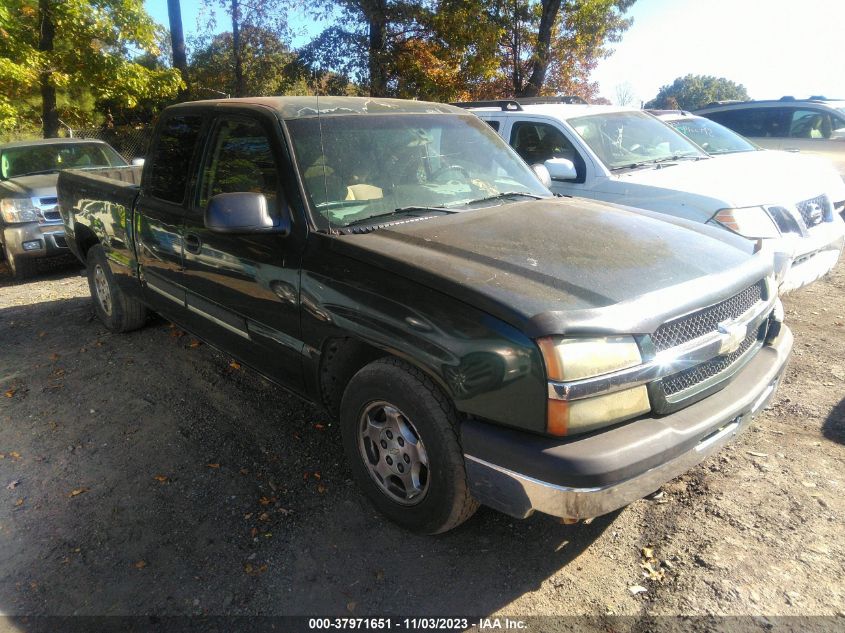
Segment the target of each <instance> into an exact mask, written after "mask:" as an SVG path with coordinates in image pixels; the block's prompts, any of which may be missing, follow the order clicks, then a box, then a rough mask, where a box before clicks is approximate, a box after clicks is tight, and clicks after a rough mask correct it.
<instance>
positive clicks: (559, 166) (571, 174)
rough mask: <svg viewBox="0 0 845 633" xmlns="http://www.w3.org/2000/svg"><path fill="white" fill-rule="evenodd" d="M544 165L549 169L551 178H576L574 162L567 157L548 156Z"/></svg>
mask: <svg viewBox="0 0 845 633" xmlns="http://www.w3.org/2000/svg"><path fill="white" fill-rule="evenodd" d="M544 165H545V166H546V169H548V170H549V175H550V176H551V177H552V180H575V179H576V178H578V172H577V171H576V170H575V163H573V162H572V161H571V160H569V159H568V158H550V159H549V160H547V161H546V162H545V163H544Z"/></svg>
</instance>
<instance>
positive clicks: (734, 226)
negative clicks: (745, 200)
mask: <svg viewBox="0 0 845 633" xmlns="http://www.w3.org/2000/svg"><path fill="white" fill-rule="evenodd" d="M713 221H714V222H718V223H719V224H721V225H722V226H723V227H725V228H726V229H728V230H730V231H733V232H734V233H738V234H739V235H742V236H743V237H750V238H761V237H765V238H768V237H780V231H778V227H777V226H776V225H775V223H774V221H773V220H772V218H771V216H770V215H769V213H768V212H767V211H766V210H765V209H764V208H763V207H745V208H744V209H722V210H721V211H719V212H718V213H716V215H714V216H713Z"/></svg>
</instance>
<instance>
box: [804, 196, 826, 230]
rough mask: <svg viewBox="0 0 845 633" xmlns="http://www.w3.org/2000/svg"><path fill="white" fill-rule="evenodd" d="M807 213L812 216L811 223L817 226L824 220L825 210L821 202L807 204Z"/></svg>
mask: <svg viewBox="0 0 845 633" xmlns="http://www.w3.org/2000/svg"><path fill="white" fill-rule="evenodd" d="M807 214H808V215H809V216H810V225H811V226H815V225H816V224H818V223H819V222H821V221H822V216H823V215H824V212H823V209H822V207H821V205H820V204H816V203H815V202H811V203H810V204H808V205H807Z"/></svg>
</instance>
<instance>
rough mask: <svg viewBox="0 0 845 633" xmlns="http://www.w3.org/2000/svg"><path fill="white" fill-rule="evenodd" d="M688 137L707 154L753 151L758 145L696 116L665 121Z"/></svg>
mask: <svg viewBox="0 0 845 633" xmlns="http://www.w3.org/2000/svg"><path fill="white" fill-rule="evenodd" d="M667 123H668V124H669V125H671V126H672V127H673V128H675V129H676V130H678V132H680V133H681V134H683V135H684V136H686V137H687V138H688V139H690V140H691V141H693V142H694V143H696V144H697V145H699V146H700V147H701V148H702V149H703V150H704V151H705V152H707V153H708V154H712V155H716V154H735V153H737V152H753V151H756V150H757V149H758V147H757V146H756V145H754V144H752V143H751V142H750V141H747V140H745V139H744V138H743V137H741V136H740V135H739V134H737V133H736V132H732V131H731V130H729V129H728V128H726V127H725V126H723V125H719V124H718V123H716V122H715V121H711V120H710V119H705V118H703V117H696V118H694V119H677V120H675V121H667Z"/></svg>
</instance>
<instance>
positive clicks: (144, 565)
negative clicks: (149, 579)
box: [133, 560, 147, 569]
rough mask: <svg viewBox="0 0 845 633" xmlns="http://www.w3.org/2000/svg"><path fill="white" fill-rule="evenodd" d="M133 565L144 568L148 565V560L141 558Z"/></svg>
mask: <svg viewBox="0 0 845 633" xmlns="http://www.w3.org/2000/svg"><path fill="white" fill-rule="evenodd" d="M133 566H134V567H135V569H144V567H146V566H147V561H145V560H139V561H138V562H137V563H135V565H133Z"/></svg>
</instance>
